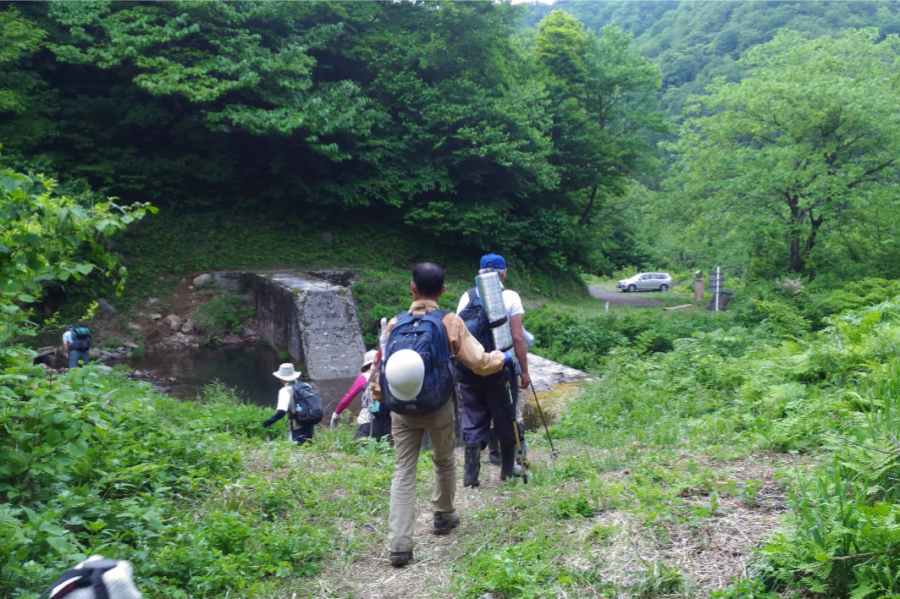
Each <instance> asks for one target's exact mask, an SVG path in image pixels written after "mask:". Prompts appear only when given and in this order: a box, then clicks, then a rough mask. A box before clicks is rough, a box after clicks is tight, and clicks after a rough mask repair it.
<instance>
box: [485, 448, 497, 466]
mask: <svg viewBox="0 0 900 599" xmlns="http://www.w3.org/2000/svg"><path fill="white" fill-rule="evenodd" d="M481 461H482V463H484V464H490V465H491V466H499V465H500V452H499V451H498V452H497V453H494V452H493V451H492V452H491V453H489V454H487V455H486V456H484V457H483V458H481Z"/></svg>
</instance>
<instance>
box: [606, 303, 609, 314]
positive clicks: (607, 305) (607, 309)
mask: <svg viewBox="0 0 900 599" xmlns="http://www.w3.org/2000/svg"><path fill="white" fill-rule="evenodd" d="M606 311H607V312H609V302H606Z"/></svg>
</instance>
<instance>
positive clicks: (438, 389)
mask: <svg viewBox="0 0 900 599" xmlns="http://www.w3.org/2000/svg"><path fill="white" fill-rule="evenodd" d="M446 314H447V312H446V311H444V310H432V311H431V312H428V313H427V314H410V313H409V312H401V313H400V314H398V315H397V322H396V323H395V324H394V327H393V328H392V329H391V334H390V335H389V336H388V339H387V344H386V346H385V359H384V362H383V364H387V361H388V360H389V359H390V357H391V356H392V355H393V354H394V353H395V352H398V351H400V350H401V349H411V350H413V351H414V352H416V353H417V354H419V355H420V356H421V357H422V361H423V362H424V363H425V380H424V381H423V382H422V390H421V391H419V394H418V395H417V396H416V398H415V399H414V400H412V401H403V400H400V399H397V398H395V397H394V396H393V395H391V388H390V387H389V386H388V380H387V377H386V376H385V369H384V368H382V369H381V374H380V377H379V379H378V382H379V383H380V385H381V403H382V404H384V406H385V407H386V408H387V409H388V410H390V411H391V412H396V413H397V414H403V415H405V416H427V415H428V414H433V413H434V412H437V411H438V410H439V409H440V408H442V407H443V406H444V404H445V403H447V401H448V400H449V399H450V396H451V394H452V393H453V390H454V384H453V373H452V372H451V370H450V342H449V340H448V339H447V331H446V330H444V323H442V322H441V319H442V318H443V317H444V316H446Z"/></svg>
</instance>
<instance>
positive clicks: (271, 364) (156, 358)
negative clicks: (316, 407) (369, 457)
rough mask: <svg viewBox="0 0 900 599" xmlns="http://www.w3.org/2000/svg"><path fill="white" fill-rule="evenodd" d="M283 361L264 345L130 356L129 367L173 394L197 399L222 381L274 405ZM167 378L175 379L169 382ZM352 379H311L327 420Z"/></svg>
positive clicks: (355, 407) (246, 397)
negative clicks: (276, 374)
mask: <svg viewBox="0 0 900 599" xmlns="http://www.w3.org/2000/svg"><path fill="white" fill-rule="evenodd" d="M280 363H281V360H280V359H279V358H278V354H277V353H276V352H275V350H273V349H272V348H269V347H262V346H240V347H232V348H219V349H211V348H198V349H192V350H188V351H177V352H176V351H173V352H147V353H145V354H144V355H143V356H142V357H140V358H133V359H130V360H128V365H129V366H130V367H131V368H134V369H137V370H146V371H150V372H151V373H152V375H153V378H154V379H158V380H161V381H165V382H163V383H162V384H161V385H160V388H161V390H163V391H165V393H166V394H168V395H171V396H173V397H177V398H179V399H194V398H196V397H197V396H198V395H199V394H200V392H201V391H202V390H203V387H204V386H205V385H207V384H209V383H211V382H213V381H216V380H218V381H220V382H222V383H224V384H226V385H228V386H229V387H233V388H234V389H235V390H236V391H237V393H238V395H240V396H241V397H242V398H243V399H244V401H246V402H247V403H251V404H255V405H258V406H263V407H267V408H272V409H274V408H275V403H276V401H277V399H278V390H279V389H280V388H281V385H282V383H281V381H280V380H279V379H277V378H275V377H274V376H272V373H273V372H275V371H276V370H278V366H279V364H280ZM301 370H302V368H301ZM169 379H175V380H174V381H171V382H170V381H169ZM353 381H354V379H353V378H347V379H334V380H327V381H308V382H310V383H312V384H313V385H314V386H315V387H316V389H317V390H318V392H319V396H320V397H321V398H322V407H323V408H324V411H325V419H326V420H327V419H328V418H330V417H331V414H332V412H333V411H334V408H335V406H337V404H338V402H339V401H340V400H341V398H343V397H344V394H346V393H347V391H348V390H349V389H350V386H351V385H352V384H353ZM359 401H360V400H359V398H358V397H357V398H356V399H354V401H353V403H352V404H351V405H350V409H351V410H352V412H353V413H354V414H355V413H357V412H358V410H359Z"/></svg>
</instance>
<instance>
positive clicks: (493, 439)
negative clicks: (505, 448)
mask: <svg viewBox="0 0 900 599" xmlns="http://www.w3.org/2000/svg"><path fill="white" fill-rule="evenodd" d="M488 450H490V453H489V454H488V455H487V457H486V458H484V459H483V460H481V461H482V462H484V463H485V464H493V465H494V466H499V465H500V441H499V440H497V434H496V433H495V432H494V429H491V430H490V432H489V433H488Z"/></svg>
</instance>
